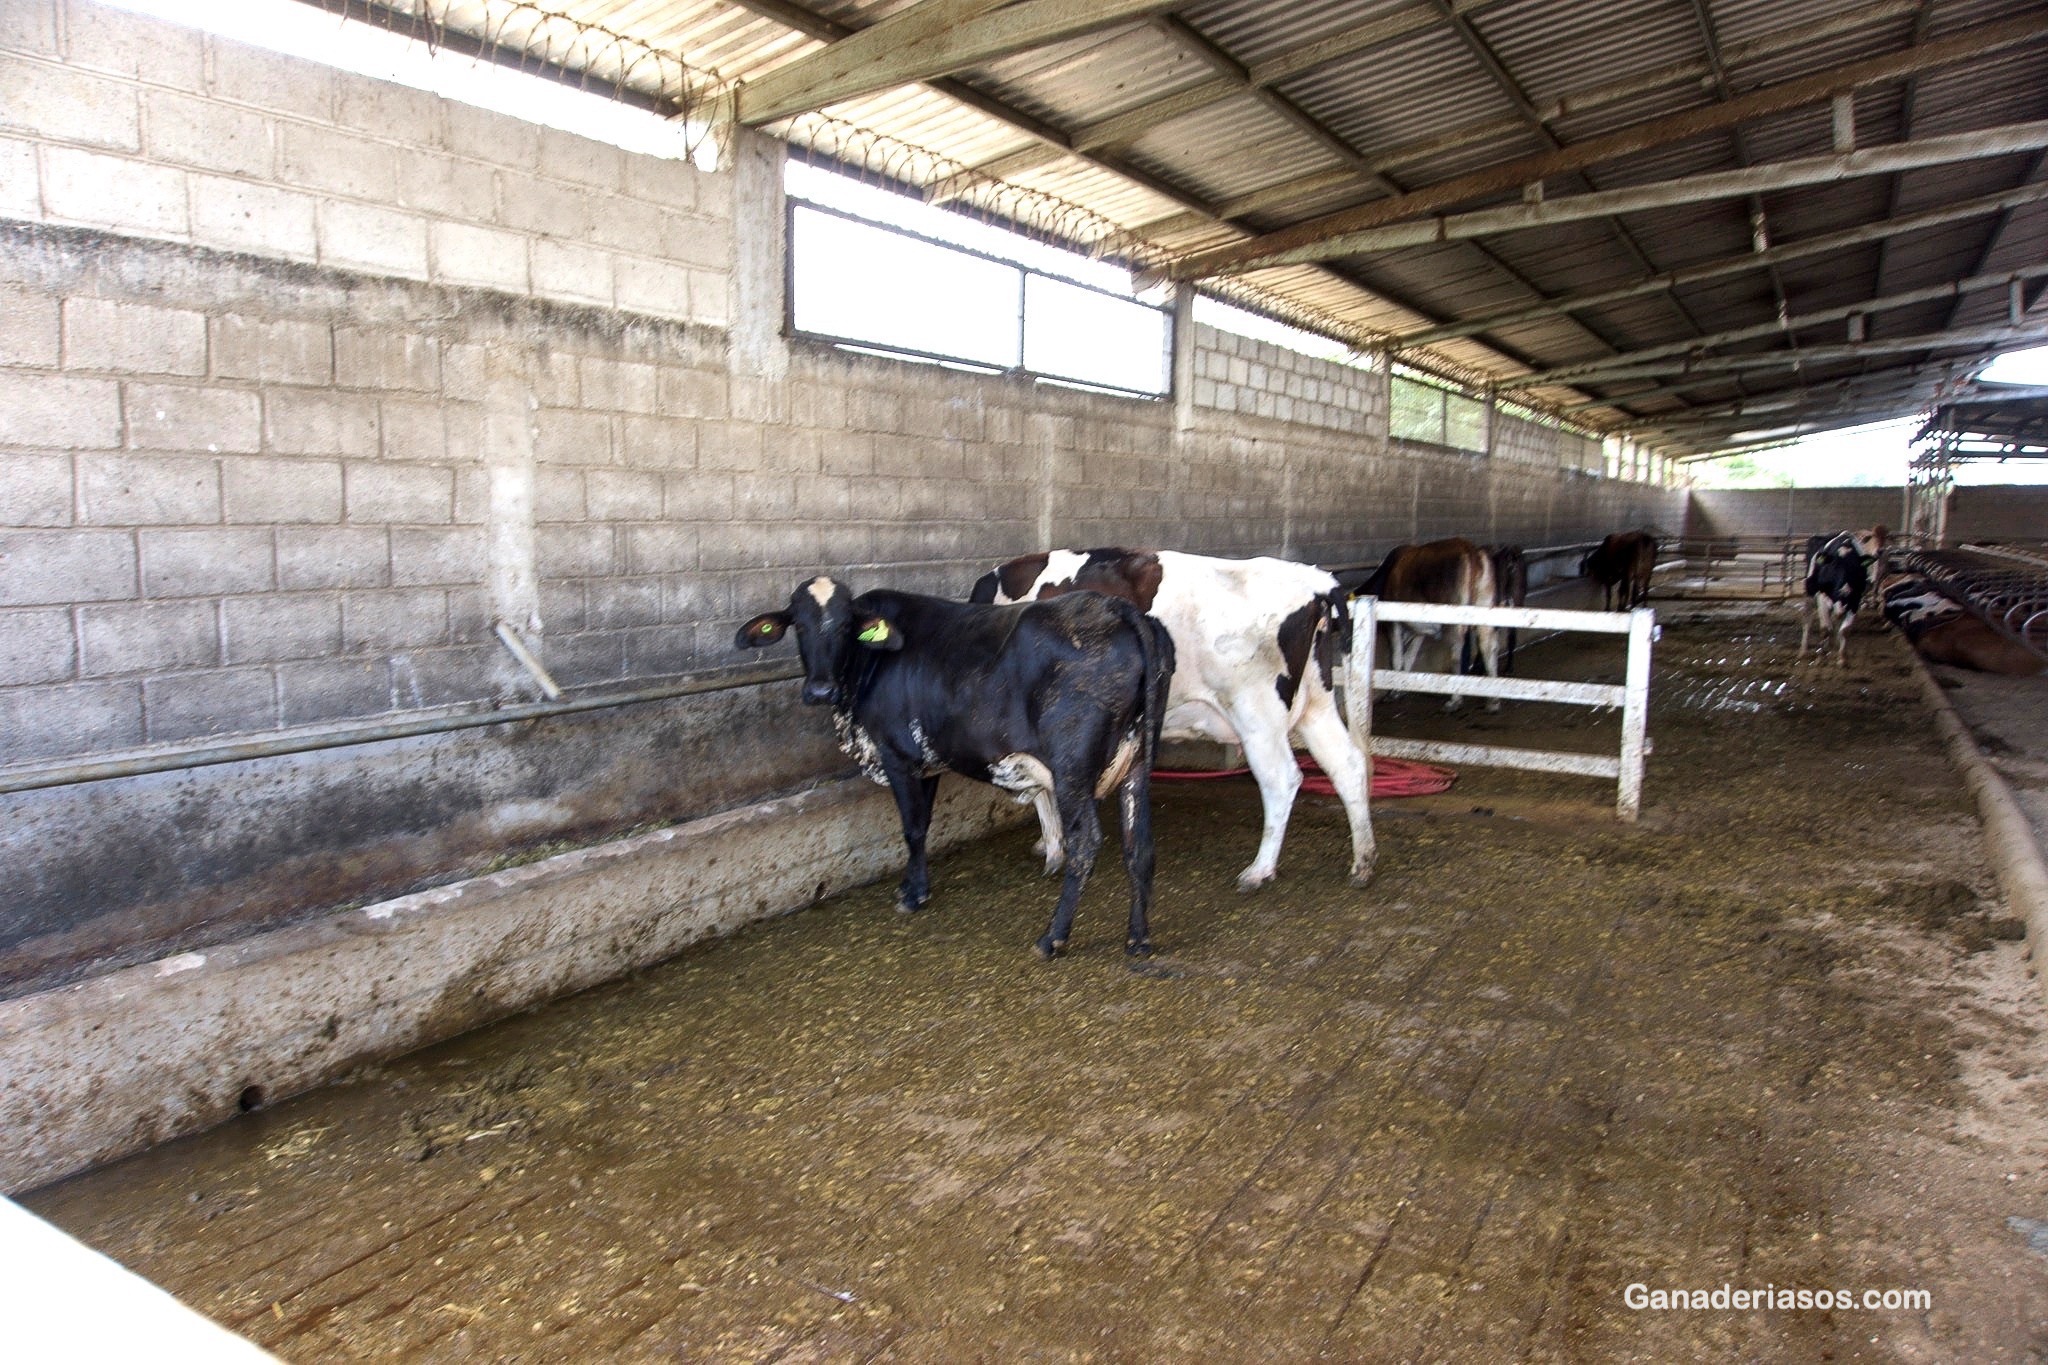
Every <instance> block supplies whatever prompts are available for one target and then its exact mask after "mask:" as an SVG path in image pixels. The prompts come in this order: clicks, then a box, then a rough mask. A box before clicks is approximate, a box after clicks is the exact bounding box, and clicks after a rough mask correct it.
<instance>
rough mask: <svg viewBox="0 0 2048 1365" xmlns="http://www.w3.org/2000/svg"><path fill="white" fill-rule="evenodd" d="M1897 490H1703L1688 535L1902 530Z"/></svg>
mask: <svg viewBox="0 0 2048 1365" xmlns="http://www.w3.org/2000/svg"><path fill="white" fill-rule="evenodd" d="M1899 506H1900V502H1899V490H1898V489H1896V488H1723V489H1713V488H1699V489H1694V490H1693V493H1692V497H1691V502H1690V511H1689V520H1688V523H1687V534H1688V535H1694V536H1805V535H1813V534H1815V533H1816V532H1819V531H1823V530H1840V529H1842V528H1843V527H1845V526H1878V525H1883V526H1890V527H1892V528H1893V529H1897V528H1898V525H1899Z"/></svg>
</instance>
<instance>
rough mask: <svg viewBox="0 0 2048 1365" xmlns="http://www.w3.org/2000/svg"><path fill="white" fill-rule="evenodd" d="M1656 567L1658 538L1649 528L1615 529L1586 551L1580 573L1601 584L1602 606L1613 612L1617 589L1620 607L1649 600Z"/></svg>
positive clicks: (1627, 607) (1631, 605)
mask: <svg viewBox="0 0 2048 1365" xmlns="http://www.w3.org/2000/svg"><path fill="white" fill-rule="evenodd" d="M1656 569H1657V537H1656V536H1655V535H1653V534H1651V533H1650V532H1648V531H1616V532H1615V533H1614V534H1613V535H1611V536H1608V537H1607V538H1606V539H1605V540H1602V541H1601V542H1600V544H1599V545H1598V546H1597V547H1595V548H1594V549H1592V550H1589V551H1587V552H1586V555H1585V557H1584V558H1583V559H1581V560H1580V561H1579V575H1580V577H1582V578H1591V579H1592V580H1593V581H1594V582H1596V583H1598V584H1599V585H1600V609H1601V610H1602V611H1613V610H1614V609H1615V607H1614V599H1615V596H1616V590H1617V589H1619V590H1620V597H1621V610H1623V611H1628V610H1629V609H1631V608H1633V607H1640V606H1641V605H1643V603H1645V602H1647V601H1648V600H1649V599H1650V575H1651V574H1653V573H1655V572H1656Z"/></svg>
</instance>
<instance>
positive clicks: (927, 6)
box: [734, 0, 1177, 127]
mask: <svg viewBox="0 0 2048 1365" xmlns="http://www.w3.org/2000/svg"><path fill="white" fill-rule="evenodd" d="M1176 2H1177V0H1016V2H1015V3H1013V4H1009V5H1006V6H1003V5H1002V0H920V3H918V4H916V5H913V6H911V7H910V8H909V9H907V10H901V11H898V12H897V13H895V14H892V15H890V16H889V17H888V18H886V19H883V20H881V21H880V22H879V23H876V24H873V25H870V26H869V27H867V28H864V29H862V30H860V31H859V32H858V33H855V34H852V35H850V36H848V37H846V38H842V39H840V40H839V41H837V42H835V43H833V44H832V45H831V46H829V47H827V48H825V49H824V50H823V51H820V52H813V53H810V54H808V55H806V56H803V57H799V58H797V59H796V60H795V61H793V62H785V63H784V64H783V65H781V66H778V67H776V68H775V69H774V70H772V71H769V72H767V73H766V74H764V75H762V76H759V77H757V78H755V79H753V80H750V81H747V82H745V83H744V84H742V85H741V86H740V87H739V92H738V94H737V95H736V96H735V99H734V117H735V118H736V119H737V120H738V121H739V122H741V123H744V124H747V125H748V126H750V127H760V126H761V125H762V124H767V123H774V122H776V121H777V120H779V119H785V118H789V117H791V116H793V115H796V114H801V113H805V112H808V111H809V110H812V109H821V108H823V107H825V106H826V105H829V104H838V103H840V102H841V101H844V100H850V99H858V98H859V97H860V96H862V95H872V94H874V93H876V92H877V91H882V90H892V89H894V88H895V87H897V86H899V85H909V84H912V83H914V82H917V81H924V80H930V79H932V78H933V77H935V76H947V75H951V74H952V73H954V72H956V71H963V70H965V69H967V68H968V67H972V66H981V65H983V64H984V63H987V62H991V61H996V60H998V59H1000V58H1002V57H1007V56H1010V55H1011V54H1013V53H1017V52H1023V51H1026V50H1028V49H1030V48H1034V47H1041V46H1043V45H1045V44H1047V43H1054V42H1058V41H1060V40H1061V39H1063V38H1071V37H1074V36H1076V35H1078V34H1082V33H1087V32H1090V31H1092V30H1095V29H1099V28H1106V27H1108V26H1110V25H1112V24H1118V23H1123V22H1125V21H1126V20H1130V19H1135V18H1138V17H1140V16H1142V15H1146V14H1154V13H1157V12H1159V11H1161V10H1165V9H1168V8H1171V6H1172V5H1173V4H1174V3H1176ZM998 6H1002V7H1000V8H999V7H998Z"/></svg>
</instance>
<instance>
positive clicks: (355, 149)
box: [0, 0, 732, 363]
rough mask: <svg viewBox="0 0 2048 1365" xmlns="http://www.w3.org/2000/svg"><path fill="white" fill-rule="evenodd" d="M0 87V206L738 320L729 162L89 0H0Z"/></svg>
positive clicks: (716, 322) (42, 216)
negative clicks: (449, 96) (617, 138)
mask: <svg viewBox="0 0 2048 1365" xmlns="http://www.w3.org/2000/svg"><path fill="white" fill-rule="evenodd" d="M0 89H4V90H6V91H8V92H9V98H7V99H6V100H0V166H4V167H6V169H7V174H4V175H0V184H4V185H5V186H6V189H5V190H4V191H0V214H5V215H6V216H8V217H12V218H15V219H20V220H27V221H31V222H42V223H49V224H65V225H72V226H78V227H90V228H104V229H108V230H111V231H115V232H119V233H121V234H123V235H126V236H136V237H150V238H156V239H160V240H164V241H171V242H180V243H184V244H187V245H192V246H205V247H214V248H217V249H220V250H224V251H237V252H249V253H251V254H254V255H258V256H261V257H264V258H266V259H270V260H280V261H294V262H300V263H304V264H309V265H324V266H332V267H335V268H337V269H342V270H351V271H360V272H362V273H364V274H368V275H374V276H378V277H383V278H397V279H409V280H418V281H423V282H429V283H437V284H449V285H466V286H475V287H478V288H484V289H491V290H495V291H500V292H505V293H511V294H517V295H522V296H527V297H533V298H549V299H556V300H560V301H564V302H569V303H581V304H590V305H595V306H598V307H605V308H620V309H626V310H630V311H632V312H634V313H636V314H644V315H647V316H652V317H663V318H672V319H676V320H680V321H690V322H699V323H704V324H707V325H712V326H722V325H724V324H725V323H726V322H727V321H728V320H729V308H730V291H729V289H728V287H727V285H728V280H727V270H728V265H729V260H730V256H731V250H732V243H731V233H732V217H731V212H730V185H729V179H728V178H727V177H724V176H720V175H712V174H705V173H702V172H699V171H698V170H697V169H696V168H695V167H693V166H692V165H690V164H689V163H687V162H684V161H676V160H668V159H664V158H659V157H651V156H636V155H632V154H629V153H627V152H624V151H622V150H620V149H619V148H617V147H613V146H609V145H607V144H604V143H599V142H593V141H590V140H589V139H587V138H581V137H577V136H574V135H573V134H569V133H564V132H559V131H556V130H554V129H551V128H544V127H541V126H539V125H536V124H530V123H524V122H521V121H519V120H516V119H509V118H506V117H503V116H502V115H499V114H496V113H492V112H489V111H487V110H483V109H479V108H475V107H473V106H470V105H466V104H461V103H457V102H455V101H451V100H445V99H441V98H438V97H436V96H434V95H431V94H426V93H423V92H421V91H417V90H412V89H409V88H407V87H403V86H397V85H391V84H388V83H385V82H380V81H373V80H368V79H365V78H363V77H360V76H355V75H351V74H348V73H345V72H341V71H337V70H334V69H332V68H329V67H325V66H322V65H320V64H318V63H314V62H308V61H302V60H298V59H295V58H291V57H286V56H281V55H279V54H277V53H273V52H269V51H265V50H262V49H258V48H253V47H248V46H245V45H242V44H238V43H233V42H229V41H225V40H222V39H217V38H211V37H207V36H205V35H203V34H202V33H200V32H199V31H198V30H195V29H189V28H183V27H180V26H177V25H174V24H166V23H162V22H159V21H156V20H151V19H145V18H142V17H139V16H135V15H131V14H127V13H124V12H122V11H118V10H112V9H108V8H104V7H102V6H98V5H94V4H90V3H86V2H85V0H8V3H7V5H6V6H5V7H4V13H0ZM184 341H185V344H186V345H187V346H188V348H189V347H190V346H191V345H192V344H193V338H192V337H191V336H190V335H187V336H186V337H185V338H184ZM186 358H187V360H188V363H189V356H187V357H186Z"/></svg>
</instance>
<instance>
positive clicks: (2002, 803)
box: [1907, 649, 2048, 1003]
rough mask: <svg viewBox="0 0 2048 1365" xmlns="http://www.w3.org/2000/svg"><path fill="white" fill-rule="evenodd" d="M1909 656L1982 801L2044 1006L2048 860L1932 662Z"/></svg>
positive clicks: (1997, 867) (1995, 859) (1989, 842)
mask: <svg viewBox="0 0 2048 1365" xmlns="http://www.w3.org/2000/svg"><path fill="white" fill-rule="evenodd" d="M1907 652H1908V653H1910V654H1912V658H1913V663H1914V665H1915V667H1916V669H1917V670H1918V672H1919V675H1920V690H1921V693H1922V694H1923V695H1924V696H1925V697H1926V698H1927V706H1928V709H1929V710H1931V711H1933V712H1934V723H1935V725H1936V727H1937V728H1939V729H1940V731H1941V737H1942V740H1943V741H1944V742H1945V743H1946V744H1947V746H1948V756H1949V759H1950V761H1951V762H1953V763H1954V764H1955V765H1956V768H1957V769H1958V770H1959V771H1960V772H1961V773H1962V775H1963V781H1964V783H1965V784H1966V785H1967V786H1968V787H1969V788H1970V791H1971V793H1972V794H1973V795H1974V796H1975V797H1976V798H1977V814H1978V817H1979V818H1980V819H1981V820H1983V822H1984V845H1985V847H1986V848H1987V849H1988V850H1989V851H1990V854H1991V866H1992V870H1993V871H1995V872H1996V873H1997V874H1998V885H1999V887H2000V888H2001V889H2002V890H2003V891H2004V892H2005V898H2006V902H2007V904H2009V905H2010V906H2011V907H2012V912H2013V913H2014V914H2015V915H2018V916H2019V917H2020V918H2021V919H2022V920H2024V921H2025V923H2026V926H2027V955H2028V957H2029V958H2030V959H2031V960H2032V962H2033V966H2034V984H2035V985H2036V986H2037V987H2038V988H2039V989H2040V991H2041V994H2042V1000H2043V1002H2044V1003H2048V973H2044V972H2043V971H2042V964H2043V963H2044V962H2048V862H2044V861H2043V859H2042V856H2041V846H2040V845H2039V843H2037V842H2036V841H2035V838H2034V827H2033V825H2032V824H2030V823H2029V822H2028V820H2027V817H2026V814H2025V812H2023V811H2021V810H2020V807H2019V802H2018V801H2016V800H2014V799H2013V794H2012V788H2011V787H2008V786H2007V785H2006V782H2005V778H2004V777H2002V776H2000V775H1999V772H1998V769H1996V768H1994V767H1992V766H1991V761H1990V760H1989V759H1987V758H1985V757H1984V754H1983V752H1982V751H1981V750H1979V749H1978V748H1977V741H1976V740H1975V739H1973V738H1972V737H1971V735H1970V728H1969V727H1968V726H1967V725H1965V724H1963V718H1962V717H1961V716H1959V715H1957V714H1956V709H1955V707H1954V706H1953V705H1952V704H1951V703H1950V702H1949V699H1948V697H1947V696H1946V695H1945V694H1944V693H1943V692H1942V688H1941V684H1940V683H1939V682H1937V681H1936V680H1935V677H1934V673H1933V670H1931V669H1929V668H1928V666H1927V661H1926V660H1925V659H1923V658H1921V657H1920V655H1919V654H1918V653H1917V652H1915V651H1912V650H1910V649H1909V650H1908V651H1907Z"/></svg>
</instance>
